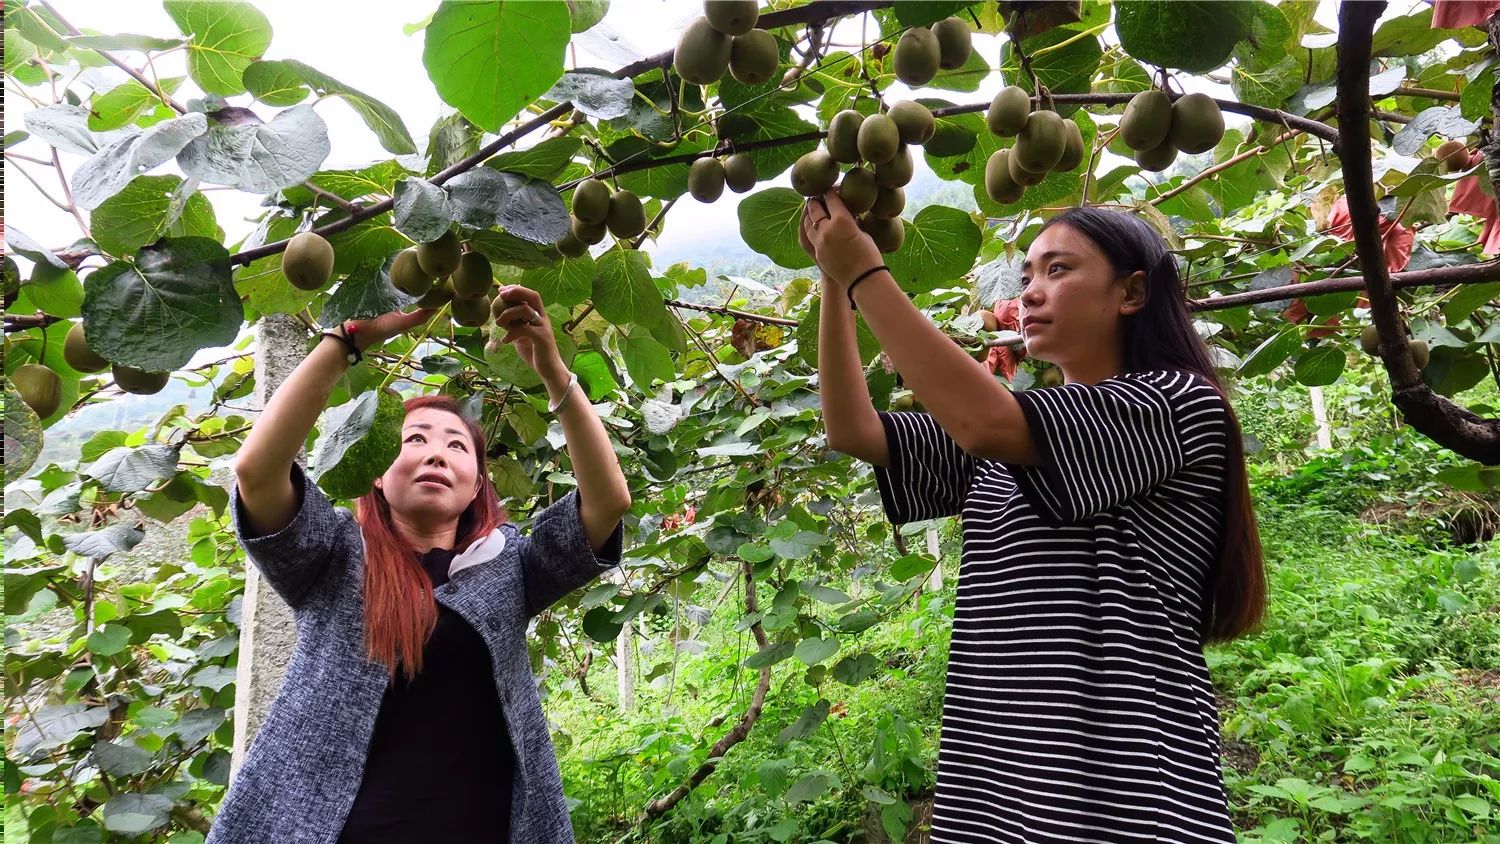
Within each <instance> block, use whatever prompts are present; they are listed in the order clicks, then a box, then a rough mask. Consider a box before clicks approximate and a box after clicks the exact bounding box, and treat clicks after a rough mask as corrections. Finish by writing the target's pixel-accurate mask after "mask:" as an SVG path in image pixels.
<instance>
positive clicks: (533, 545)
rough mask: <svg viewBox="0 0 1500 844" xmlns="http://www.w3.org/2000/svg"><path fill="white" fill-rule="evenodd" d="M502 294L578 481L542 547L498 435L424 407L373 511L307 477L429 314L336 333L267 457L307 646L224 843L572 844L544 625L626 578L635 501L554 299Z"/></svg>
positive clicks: (271, 499) (254, 517)
mask: <svg viewBox="0 0 1500 844" xmlns="http://www.w3.org/2000/svg"><path fill="white" fill-rule="evenodd" d="M500 296H501V297H502V299H503V300H504V301H505V302H506V304H507V305H509V306H510V307H509V308H508V309H507V310H505V311H504V312H503V313H501V314H500V315H499V316H498V317H497V318H496V326H497V328H498V327H500V326H504V327H505V328H506V334H505V336H504V338H503V340H504V342H505V343H515V344H516V350H517V351H518V352H519V353H520V355H521V358H522V359H523V360H525V361H526V363H527V364H528V365H530V366H531V367H532V368H533V369H535V370H536V372H537V374H538V375H540V376H541V378H542V381H543V383H544V384H545V385H546V388H547V393H548V395H549V398H550V400H551V401H550V408H549V409H550V410H551V411H552V412H553V413H555V414H557V415H558V417H559V419H560V420H561V422H562V428H563V433H564V435H565V436H566V439H567V448H568V456H569V458H570V460H571V462H572V469H573V473H574V475H575V476H576V478H577V481H578V486H577V488H576V489H574V490H571V491H569V492H568V493H567V494H566V495H564V496H562V497H561V498H559V499H558V500H557V501H554V502H553V503H551V504H549V505H547V506H546V507H544V508H543V509H542V510H541V512H540V513H538V514H537V516H536V518H535V519H533V520H532V523H531V526H530V530H529V531H528V532H526V533H522V532H521V531H520V530H519V529H518V528H517V527H516V526H515V525H514V524H512V523H511V522H510V520H509V519H508V517H507V515H506V512H505V510H504V509H503V508H502V507H501V506H500V502H499V500H498V498H497V496H496V493H495V489H494V487H493V486H492V485H491V483H490V479H489V475H488V472H487V471H486V465H485V437H484V433H483V431H482V430H481V429H480V427H479V426H478V425H477V424H476V423H475V422H474V420H472V419H468V418H466V417H465V416H464V415H463V414H462V413H461V412H460V407H459V405H458V403H457V402H455V401H454V400H453V399H451V398H448V397H442V396H423V397H419V398H414V399H410V400H408V401H407V402H406V415H405V419H404V420H403V422H402V429H401V450H400V452H399V454H398V456H397V457H396V459H395V461H394V462H393V463H391V465H390V466H389V468H387V469H386V470H385V472H384V473H383V474H382V475H381V476H380V477H379V478H376V479H375V481H374V488H373V489H371V490H370V491H369V492H368V493H366V494H365V495H364V496H362V497H361V498H360V499H359V500H358V502H356V508H355V512H354V513H353V514H351V513H350V512H349V511H348V510H346V509H343V508H334V507H333V505H332V503H331V502H330V501H329V500H328V498H327V496H325V495H324V494H323V492H322V491H321V490H319V489H318V487H317V485H316V484H314V483H311V482H310V481H309V480H308V478H307V476H306V475H305V474H304V472H303V470H302V468H301V467H299V466H298V465H297V464H296V462H295V458H296V456H297V453H298V451H299V450H300V449H301V447H302V445H303V443H304V442H305V441H306V440H307V436H308V434H309V433H310V432H311V430H312V427H313V424H314V422H316V420H317V418H318V415H319V413H320V412H321V411H322V409H323V407H324V405H325V404H326V403H327V401H328V397H329V394H330V393H331V392H332V389H333V386H334V383H335V382H336V381H337V380H338V379H339V378H340V377H341V376H342V375H343V373H344V370H345V369H346V367H348V366H349V365H350V362H351V361H355V362H357V361H358V360H359V358H360V357H361V356H362V353H363V350H364V349H367V348H369V347H371V346H375V345H379V344H380V343H383V342H384V341H386V340H388V339H390V338H391V337H394V336H396V335H398V334H401V333H403V332H405V331H407V330H409V329H411V328H413V327H415V326H417V325H420V324H422V323H423V322H425V321H426V320H427V319H428V317H430V316H431V314H432V312H431V311H429V310H418V311H413V312H411V313H401V312H392V313H388V314H385V315H383V316H380V317H377V318H375V319H370V320H356V321H350V322H347V323H345V324H344V325H342V326H340V327H339V328H338V329H337V330H335V331H331V332H328V333H327V334H325V336H324V338H323V339H322V340H321V341H320V343H319V344H318V345H317V346H316V347H315V348H314V349H313V350H312V352H311V353H309V354H308V356H307V358H306V359H305V360H303V362H302V363H301V364H300V365H299V366H298V367H297V369H296V371H295V372H293V373H292V375H291V376H290V377H289V378H288V379H287V380H286V382H285V383H284V384H282V386H281V388H280V389H278V390H277V391H276V393H275V395H274V396H272V398H271V400H270V401H269V402H268V403H267V405H266V409H265V412H264V413H263V414H262V415H261V417H260V419H259V420H258V421H257V422H256V424H255V427H254V429H253V430H252V431H251V433H250V435H249V436H248V437H247V438H246V440H245V444H244V446H243V448H242V449H241V451H240V454H239V457H238V459H237V461H236V465H235V471H236V475H237V480H236V482H235V485H234V491H233V494H232V495H231V500H232V502H233V521H234V527H235V530H236V533H237V535H238V536H239V538H240V542H241V544H242V545H243V546H244V548H245V551H246V556H247V557H248V558H249V559H250V561H251V562H252V563H253V564H254V565H255V566H256V568H257V569H258V570H259V571H260V573H261V574H262V576H264V578H265V580H266V582H267V583H268V584H269V585H270V586H271V588H272V589H274V590H276V592H277V593H278V594H280V595H281V597H282V598H283V599H285V600H286V602H287V604H288V605H289V606H290V607H291V609H292V613H293V616H294V618H295V620H296V623H297V644H296V647H295V650H294V652H293V655H292V659H291V662H290V663H289V664H288V666H287V673H286V679H285V680H284V682H283V685H282V688H281V690H280V691H279V693H278V694H277V697H276V700H275V702H274V703H273V705H272V707H271V710H270V712H269V713H268V715H267V716H266V718H265V721H264V722H263V724H262V726H261V727H260V729H259V731H258V732H257V734H256V736H255V739H254V742H253V743H252V745H251V747H250V750H249V753H248V754H247V756H246V758H245V762H244V764H243V765H242V766H241V768H240V769H239V771H238V772H236V774H235V776H234V779H233V781H232V782H231V783H230V788H229V793H228V794H227V795H226V797H225V799H224V802H223V804H222V805H221V806H220V809H219V812H218V814H217V816H216V817H215V819H214V823H213V826H212V828H211V829H210V830H209V834H208V841H209V842H211V844H224V843H226V842H245V843H246V844H250V842H255V844H261V842H268V841H275V842H278V844H290V842H319V844H332V842H338V844H370V842H398V841H399V842H411V841H418V840H431V841H493V842H506V841H525V842H528V844H531V842H549V843H550V842H557V844H563V842H572V841H573V834H572V829H571V826H570V824H569V820H568V808H567V803H566V801H565V800H564V797H563V790H562V781H561V777H560V775H559V772H558V766H557V760H556V757H555V754H554V752H553V748H552V743H551V739H550V736H549V735H548V728H547V721H546V717H545V716H544V715H543V713H542V708H541V700H540V698H539V696H538V694H537V690H536V683H535V680H534V678H533V676H532V673H531V661H530V659H529V657H528V654H527V648H526V633H527V626H528V622H529V621H530V619H531V618H532V617H534V616H535V615H537V614H538V613H540V612H541V611H542V610H545V609H546V608H547V607H549V606H551V605H552V604H553V603H555V602H556V601H557V600H558V599H559V598H561V597H562V596H564V595H566V594H567V593H569V592H571V591H573V590H574V589H577V588H579V587H580V586H583V585H584V584H586V583H588V582H589V581H591V580H593V579H594V578H595V577H597V576H598V575H599V574H600V573H601V572H603V571H605V570H607V569H610V568H613V567H615V566H617V565H619V559H620V556H621V553H622V521H621V520H622V517H623V516H624V514H625V513H626V511H628V510H629V508H630V491H629V488H628V486H627V484H626V481H625V477H624V474H623V473H622V472H621V471H620V465H619V462H618V461H617V460H616V458H615V453H614V449H613V447H612V446H611V444H610V440H609V435H608V434H607V433H606V432H605V430H604V426H603V424H602V423H601V422H600V420H599V417H598V415H597V414H596V413H595V411H594V408H593V407H592V406H591V405H590V404H589V401H588V397H587V396H586V395H579V393H581V392H582V391H581V390H580V389H579V387H578V378H577V376H576V375H571V374H570V373H569V372H568V370H567V368H566V367H565V366H564V364H563V362H562V359H561V357H560V356H559V354H558V350H557V345H556V340H555V338H554V336H553V333H552V326H551V324H550V322H549V320H548V319H547V315H546V311H545V310H544V308H543V306H542V300H541V296H540V295H538V294H537V293H536V292H535V291H533V290H529V289H527V288H524V287H520V286H515V285H512V286H508V287H505V288H502V289H501V291H500Z"/></svg>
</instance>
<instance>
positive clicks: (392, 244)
mask: <svg viewBox="0 0 1500 844" xmlns="http://www.w3.org/2000/svg"><path fill="white" fill-rule="evenodd" d="M342 216H343V212H341V211H340V212H334V213H331V214H328V215H326V216H325V217H323V218H320V219H319V220H317V221H316V222H315V226H321V225H323V224H326V223H328V222H330V221H331V220H332V219H336V218H338V217H342ZM328 242H329V243H331V244H333V272H334V274H335V275H339V274H343V273H353V272H355V271H356V270H358V269H359V268H360V266H362V265H364V264H368V263H370V262H372V261H375V262H384V261H385V260H386V259H387V258H391V257H392V256H394V255H395V254H396V253H397V252H400V251H401V250H402V249H405V248H406V247H408V246H410V245H411V241H410V240H408V239H407V237H406V235H404V234H402V233H401V232H399V231H397V230H396V227H395V226H393V225H391V215H390V214H389V213H386V214H381V215H379V216H378V217H371V218H370V219H368V220H365V221H364V222H362V223H359V224H358V225H356V226H355V227H354V228H351V229H344V230H343V231H341V232H339V233H337V234H335V235H332V236H330V237H329V238H328Z"/></svg>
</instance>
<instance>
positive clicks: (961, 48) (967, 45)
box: [932, 18, 974, 70]
mask: <svg viewBox="0 0 1500 844" xmlns="http://www.w3.org/2000/svg"><path fill="white" fill-rule="evenodd" d="M932 34H933V36H934V37H936V38H937V42H938V67H940V68H942V69H943V70H957V69H958V68H961V67H963V66H964V65H965V64H967V63H968V61H969V55H970V54H971V53H973V52H974V34H973V32H972V31H971V30H970V29H969V24H968V23H967V22H966V21H964V20H963V19H962V18H943V19H942V20H940V21H938V22H937V23H935V24H933V25H932Z"/></svg>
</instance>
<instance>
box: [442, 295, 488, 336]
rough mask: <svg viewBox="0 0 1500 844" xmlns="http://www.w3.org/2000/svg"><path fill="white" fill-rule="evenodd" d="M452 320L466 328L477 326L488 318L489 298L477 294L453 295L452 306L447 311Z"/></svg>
mask: <svg viewBox="0 0 1500 844" xmlns="http://www.w3.org/2000/svg"><path fill="white" fill-rule="evenodd" d="M449 313H451V314H452V315H453V321H454V322H456V323H458V324H459V325H462V326H465V327H468V328H478V327H479V326H481V325H484V324H485V323H486V322H488V321H489V319H490V298H489V297H488V296H485V295H483V294H480V295H478V296H454V297H453V308H452V310H451V311H449Z"/></svg>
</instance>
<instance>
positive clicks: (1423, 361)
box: [38, 337, 1432, 415]
mask: <svg viewBox="0 0 1500 844" xmlns="http://www.w3.org/2000/svg"><path fill="white" fill-rule="evenodd" d="M1406 348H1407V349H1410V350H1411V358H1412V362H1413V363H1415V364H1416V365H1417V368H1418V369H1426V368H1427V363H1428V361H1430V360H1432V351H1431V350H1430V349H1428V348H1427V341H1426V340H1418V339H1417V338H1415V337H1413V338H1411V339H1410V340H1407V341H1406ZM38 415H40V414H38Z"/></svg>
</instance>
